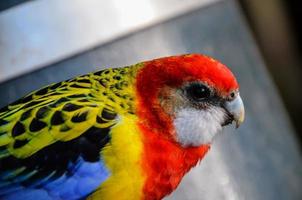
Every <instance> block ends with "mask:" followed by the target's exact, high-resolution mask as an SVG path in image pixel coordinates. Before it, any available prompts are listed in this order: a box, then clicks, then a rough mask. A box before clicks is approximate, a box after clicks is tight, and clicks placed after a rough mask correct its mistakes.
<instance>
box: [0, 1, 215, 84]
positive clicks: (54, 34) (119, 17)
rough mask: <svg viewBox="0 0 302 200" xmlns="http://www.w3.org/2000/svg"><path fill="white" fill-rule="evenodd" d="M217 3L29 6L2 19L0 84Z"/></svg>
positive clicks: (37, 3)
mask: <svg viewBox="0 0 302 200" xmlns="http://www.w3.org/2000/svg"><path fill="white" fill-rule="evenodd" d="M216 1H219V0H186V1H182V0H165V1H162V0H127V1H123V0H110V1H108V0H39V1H30V2H27V3H24V4H22V5H20V6H17V7H14V8H12V9H9V10H6V11H4V12H1V13H0V82H2V81H4V80H8V79H10V78H12V77H16V76H18V75H21V74H23V73H26V72H30V71H33V70H35V69H37V68H40V67H43V66H45V65H48V64H51V63H54V62H56V61H59V60H62V59H63V58H67V57H69V56H71V55H75V54H77V53H80V52H83V51H85V50H87V49H90V48H92V47H95V46H96V45H100V44H103V43H105V42H108V41H111V40H113V39H116V38H117V37H119V36H121V35H124V34H127V33H129V32H133V31H135V30H137V29H141V28H143V27H146V26H150V25H151V24H155V23H158V22H160V21H163V20H166V19H169V18H171V17H174V16H177V15H180V14H183V13H186V12H188V11H190V10H193V9H197V8H200V7H202V6H205V5H208V4H210V3H213V2H216ZM12 41H13V43H12Z"/></svg>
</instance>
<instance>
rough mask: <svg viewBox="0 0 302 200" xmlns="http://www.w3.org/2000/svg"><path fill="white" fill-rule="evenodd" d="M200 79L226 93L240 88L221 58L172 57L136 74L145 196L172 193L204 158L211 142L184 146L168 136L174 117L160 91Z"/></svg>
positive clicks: (154, 61)
mask: <svg viewBox="0 0 302 200" xmlns="http://www.w3.org/2000/svg"><path fill="white" fill-rule="evenodd" d="M197 80H200V81H202V82H203V83H206V84H207V85H209V86H210V87H213V88H215V90H216V91H217V92H218V93H220V95H227V94H228V93H229V92H230V91H233V90H236V89H238V84H237V82H236V79H235V78H234V75H233V74H232V72H231V71H230V70H229V69H228V68H227V67H225V66H224V65H223V64H221V63H219V62H218V61H216V60H214V59H212V58H210V57H207V56H204V55H198V54H190V55H182V56H172V57H166V58H160V59H156V60H152V61H148V62H144V63H143V67H142V68H141V69H140V71H139V72H138V74H137V79H136V93H137V96H138V107H137V114H138V116H139V118H140V120H141V121H140V124H139V126H140V128H141V130H142V132H143V139H144V154H143V155H142V156H143V160H142V165H143V168H144V170H145V173H146V177H147V179H146V183H145V186H144V195H145V196H144V198H145V199H161V198H162V197H164V196H165V195H167V194H169V193H170V192H172V191H173V190H174V189H175V188H176V187H177V185H178V184H179V182H180V180H181V178H182V177H183V175H184V174H185V173H186V172H187V171H188V170H189V169H190V168H191V167H193V166H195V165H196V164H197V162H198V160H200V159H202V158H203V156H204V155H205V153H206V152H207V151H208V149H209V145H202V146H200V147H188V148H183V147H181V146H180V145H179V144H177V143H176V142H174V141H173V140H171V139H170V138H169V137H166V136H169V135H170V136H171V135H173V131H174V128H173V125H172V119H171V118H170V116H168V115H167V114H166V113H164V111H163V109H162V108H161V106H160V105H159V102H158V94H159V91H160V89H161V88H163V87H164V86H170V87H179V86H181V85H182V84H184V83H186V82H188V81H197Z"/></svg>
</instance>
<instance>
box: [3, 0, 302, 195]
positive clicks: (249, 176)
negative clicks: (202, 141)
mask: <svg viewBox="0 0 302 200" xmlns="http://www.w3.org/2000/svg"><path fill="white" fill-rule="evenodd" d="M188 52H199V53H204V54H208V55H211V56H213V57H215V58H217V59H219V60H220V61H222V62H223V63H225V64H226V65H228V66H229V67H230V68H231V69H232V71H233V72H234V73H235V75H236V76H237V77H238V81H239V83H240V86H241V96H242V98H243V100H244V102H245V107H246V121H245V123H244V124H243V125H242V126H241V127H240V128H239V129H238V130H234V128H232V127H229V128H226V129H224V131H223V133H222V134H221V135H219V136H218V137H217V138H216V140H215V142H214V144H213V145H212V148H211V150H210V152H209V153H208V154H207V155H206V157H205V159H204V160H202V161H201V163H200V165H199V166H198V167H196V168H194V169H193V170H192V171H191V172H190V173H189V174H188V175H187V176H186V177H185V178H184V180H183V181H182V183H181V184H180V186H179V188H178V189H177V191H175V192H174V193H173V194H171V195H170V196H169V197H167V198H166V199H173V200H197V199H206V200H212V199H213V200H216V199H217V200H220V199H227V200H241V199H247V200H276V199H278V200H281V199H282V200H287V199H290V200H300V199H302V190H301V186H302V160H301V154H300V151H299V146H298V144H297V143H296V141H295V137H294V131H293V129H292V127H291V125H290V122H289V120H288V117H287V114H286V112H285V110H284V107H283V105H282V103H281V101H280V98H279V96H278V93H277V91H276V90H275V87H274V85H273V83H272V81H271V80H270V77H269V74H268V73H267V71H266V70H265V66H264V64H263V61H262V59H261V57H260V56H259V53H258V50H257V47H256V46H255V43H254V41H253V39H252V38H251V35H250V34H249V30H248V29H247V27H246V25H245V23H244V21H243V20H242V16H241V14H240V12H239V10H238V8H237V6H236V4H235V3H234V1H231V0H226V1H223V2H220V3H217V4H214V5H211V6H209V7H206V8H202V9H199V10H197V11H194V12H192V13H190V14H186V15H184V16H181V17H178V18H175V19H173V20H171V21H168V22H165V23H161V24H158V25H156V26H153V27H151V28H148V29H146V30H143V31H140V32H137V33H134V34H131V35H129V36H126V37H124V38H121V39H119V40H116V41H114V42H112V43H109V44H106V45H103V46H100V47H98V48H95V49H93V50H91V51H88V52H86V53H83V54H80V55H78V56H75V57H72V58H70V59H68V60H65V61H62V62H59V63H57V64H54V65H52V66H49V67H47V68H43V69H41V70H39V71H36V72H33V73H31V74H28V75H25V76H22V77H20V78H17V79H14V80H11V81H8V82H5V83H3V84H1V85H0V91H1V98H0V105H5V104H6V103H9V102H11V101H13V100H15V99H17V98H19V97H21V96H22V95H24V94H26V93H28V92H30V91H31V90H34V89H37V88H39V87H41V86H43V85H46V84H49V83H52V82H57V81H61V80H64V79H68V78H70V77H73V76H76V75H79V74H83V73H87V72H90V71H94V70H100V69H103V68H104V66H106V67H113V66H123V65H128V64H133V63H136V62H138V61H142V60H148V59H152V58H155V57H161V56H166V55H172V54H183V53H188Z"/></svg>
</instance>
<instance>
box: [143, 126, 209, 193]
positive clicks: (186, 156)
mask: <svg viewBox="0 0 302 200" xmlns="http://www.w3.org/2000/svg"><path fill="white" fill-rule="evenodd" d="M140 128H141V129H142V132H143V143H144V151H143V155H142V158H143V162H142V163H143V168H144V170H143V171H145V172H146V181H145V185H144V192H143V193H144V195H145V198H144V199H161V198H163V197H164V196H166V195H168V194H170V193H171V192H172V191H173V190H174V189H176V187H177V186H178V184H179V182H180V181H181V179H182V177H183V176H184V175H185V173H186V172H188V171H189V170H190V169H191V168H192V167H193V166H195V165H196V164H197V163H198V161H199V160H201V159H202V158H203V157H204V155H205V154H206V152H207V151H208V150H209V148H210V146H209V145H203V146H200V147H188V148H183V147H181V146H180V145H179V144H177V143H175V142H173V141H171V140H170V139H168V138H166V137H163V133H158V132H154V130H151V129H150V128H148V127H145V126H144V125H141V127H140Z"/></svg>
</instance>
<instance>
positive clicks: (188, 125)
mask: <svg viewBox="0 0 302 200" xmlns="http://www.w3.org/2000/svg"><path fill="white" fill-rule="evenodd" d="M224 118H225V112H224V110H223V109H222V108H219V107H211V108H209V109H207V110H197V109H193V108H183V109H181V110H179V111H178V112H177V114H176V117H175V119H174V127H175V130H176V139H177V141H178V142H179V143H180V144H182V145H183V146H185V147H186V146H200V145H202V144H209V143H211V142H212V140H213V138H214V137H215V135H216V134H217V133H218V132H219V131H220V130H221V129H222V127H221V124H222V123H223V121H224Z"/></svg>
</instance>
